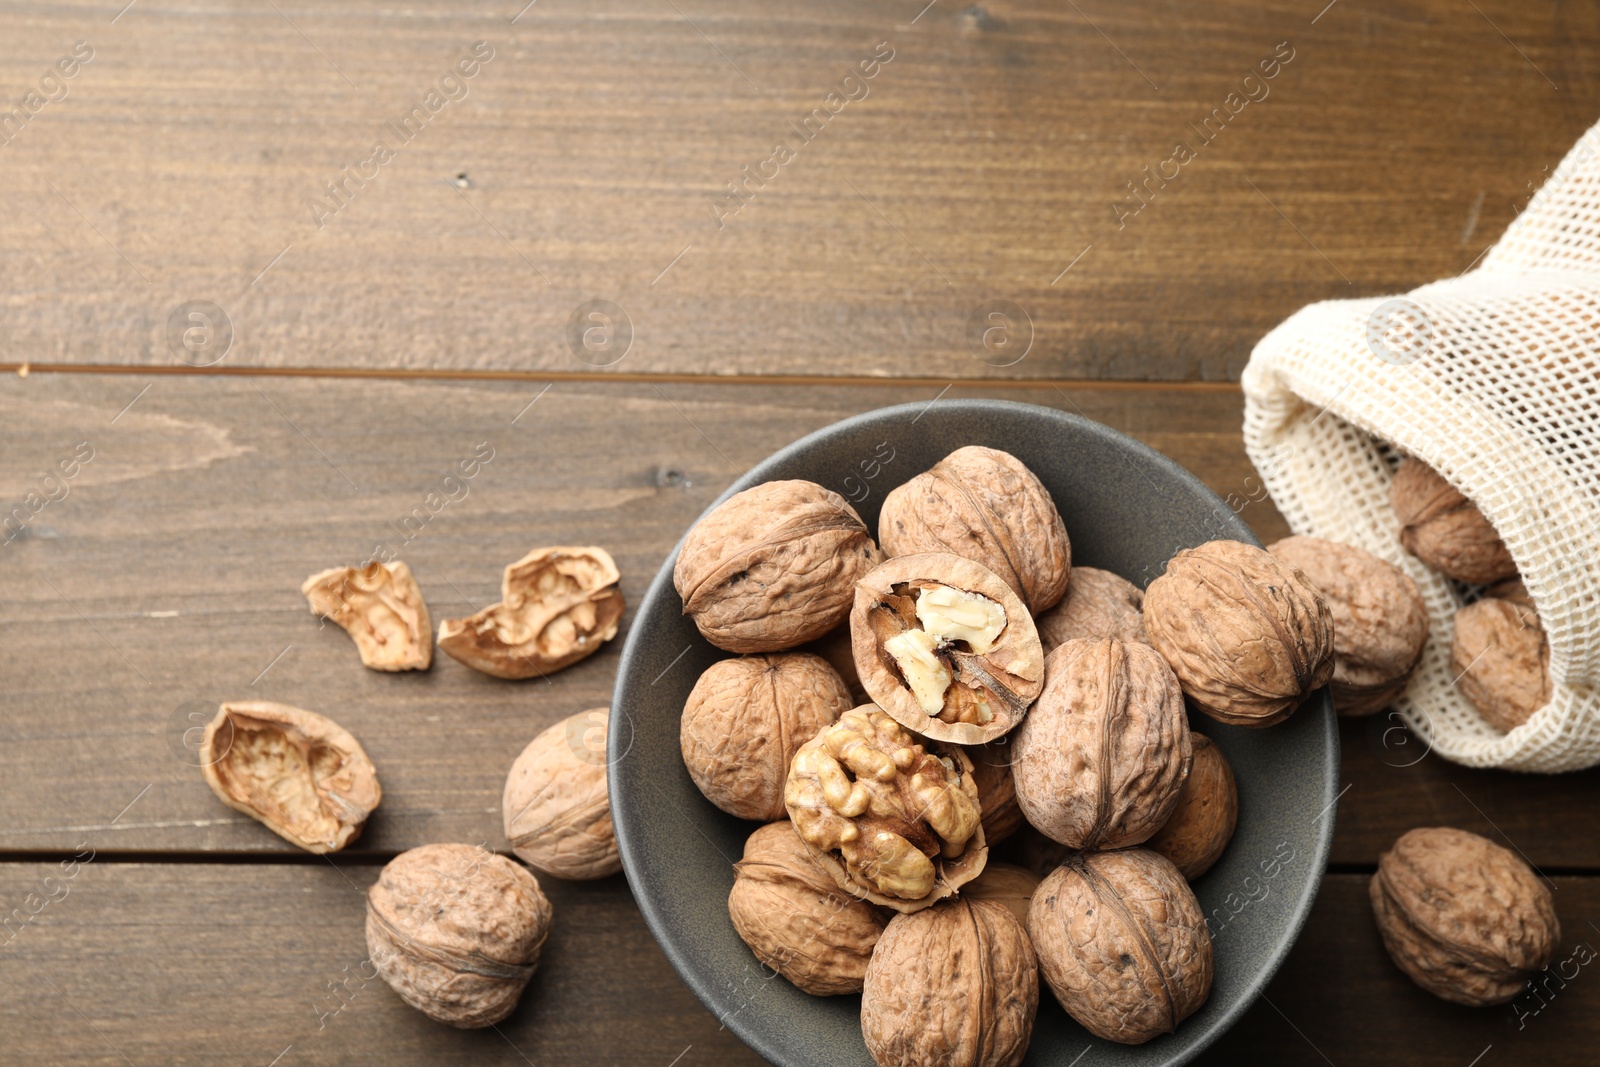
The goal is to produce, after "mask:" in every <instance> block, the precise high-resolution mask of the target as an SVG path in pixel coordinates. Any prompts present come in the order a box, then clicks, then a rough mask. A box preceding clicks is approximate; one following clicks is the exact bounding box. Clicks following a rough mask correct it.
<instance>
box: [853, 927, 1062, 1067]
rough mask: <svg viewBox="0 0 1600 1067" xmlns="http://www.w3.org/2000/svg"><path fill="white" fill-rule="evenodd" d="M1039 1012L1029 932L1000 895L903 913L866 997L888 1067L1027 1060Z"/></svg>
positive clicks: (864, 1030) (882, 941)
mask: <svg viewBox="0 0 1600 1067" xmlns="http://www.w3.org/2000/svg"><path fill="white" fill-rule="evenodd" d="M1038 1010H1039V969H1038V960H1037V958H1036V957H1035V956H1034V954H1033V946H1032V945H1030V944H1029V943H1028V934H1027V931H1026V930H1024V929H1023V926H1022V923H1020V922H1018V921H1017V919H1016V917H1015V916H1014V915H1012V914H1011V911H1010V910H1009V909H1008V908H1007V907H1006V906H1005V905H1003V904H1000V903H997V902H995V901H992V900H967V899H965V898H963V899H960V900H949V901H945V902H944V903H943V904H939V905H937V906H935V907H932V908H928V909H927V910H925V911H919V912H917V913H916V914H914V915H896V916H895V917H894V918H893V919H891V920H889V928H888V929H887V930H885V931H884V932H883V937H881V938H879V940H878V947H877V949H876V950H875V951H874V952H873V953H872V963H871V964H870V965H869V966H868V967H867V980H866V988H865V989H864V990H863V991H862V994H861V1036H862V1037H864V1038H865V1039H866V1042H867V1051H868V1052H869V1053H871V1054H872V1060H873V1062H874V1063H876V1064H877V1065H878V1067H929V1065H932V1064H938V1065H939V1067H1017V1064H1020V1063H1021V1062H1022V1058H1023V1056H1025V1055H1026V1054H1027V1052H1028V1042H1029V1041H1030V1040H1031V1039H1032V1037H1033V1020H1034V1016H1035V1015H1036V1014H1037V1013H1038Z"/></svg>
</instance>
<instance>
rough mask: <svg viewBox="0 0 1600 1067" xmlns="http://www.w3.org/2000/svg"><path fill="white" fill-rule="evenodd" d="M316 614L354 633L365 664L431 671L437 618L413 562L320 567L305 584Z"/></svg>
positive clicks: (385, 668) (384, 668) (303, 591)
mask: <svg viewBox="0 0 1600 1067" xmlns="http://www.w3.org/2000/svg"><path fill="white" fill-rule="evenodd" d="M300 592H301V594H302V595H304V596H305V598H306V600H307V601H309V602H310V604H311V614H313V615H325V616H327V617H328V618H330V619H332V620H333V621H334V622H336V623H338V624H339V625H340V626H342V627H344V629H345V630H346V631H347V632H348V633H349V634H350V637H351V638H352V639H353V640H354V641H355V643H356V651H357V652H359V653H361V662H362V664H363V665H364V666H367V667H371V668H372V669H373V670H375V671H425V670H427V669H428V667H429V665H431V664H432V663H433V623H432V622H431V621H430V620H429V619H428V605H426V604H424V603H423V602H422V590H420V589H418V588H417V580H416V579H415V578H414V577H412V575H411V568H410V567H407V566H406V565H405V564H404V563H402V562H400V561H399V560H396V561H395V562H393V563H379V562H378V561H377V560H372V561H370V562H368V563H367V564H366V565H365V566H363V567H333V568H330V569H328V570H325V571H318V572H317V573H316V574H313V575H312V576H311V577H309V578H307V579H306V580H305V582H304V583H303V584H302V585H301V586H300Z"/></svg>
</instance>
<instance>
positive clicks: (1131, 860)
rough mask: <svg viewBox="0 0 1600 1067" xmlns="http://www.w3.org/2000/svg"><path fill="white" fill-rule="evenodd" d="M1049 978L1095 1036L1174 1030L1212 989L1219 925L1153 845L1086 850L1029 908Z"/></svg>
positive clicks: (1145, 1036) (1137, 1040) (1123, 1037)
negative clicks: (1208, 919) (1214, 929)
mask: <svg viewBox="0 0 1600 1067" xmlns="http://www.w3.org/2000/svg"><path fill="white" fill-rule="evenodd" d="M1028 933H1029V935H1030V936H1031V937H1032V938H1033V947H1034V951H1035V952H1037V953H1038V954H1039V966H1040V969H1041V970H1042V971H1043V972H1044V978H1045V982H1046V983H1048V984H1049V986H1050V990H1051V992H1053V993H1054V994H1055V995H1056V999H1057V1000H1058V1001H1060V1002H1061V1006H1062V1007H1063V1008H1065V1009H1066V1011H1067V1014H1068V1015H1070V1016H1072V1017H1073V1018H1074V1019H1076V1020H1077V1021H1078V1022H1079V1023H1081V1024H1082V1025H1083V1027H1084V1028H1085V1029H1086V1030H1088V1031H1089V1032H1090V1033H1092V1034H1094V1035H1095V1036H1096V1037H1102V1038H1105V1039H1106V1040H1107V1041H1117V1042H1121V1043H1122V1044H1125V1045H1138V1044H1143V1043H1144V1042H1146V1041H1149V1040H1150V1039H1151V1038H1153V1037H1156V1036H1158V1035H1160V1034H1170V1033H1172V1032H1173V1031H1174V1030H1176V1029H1177V1028H1178V1024H1179V1023H1181V1022H1182V1021H1183V1020H1185V1019H1187V1018H1188V1017H1189V1016H1191V1015H1193V1014H1194V1013H1195V1011H1197V1010H1198V1009H1199V1007H1200V1005H1202V1004H1204V1003H1205V1001H1206V998H1207V997H1208V996H1210V995H1211V979H1212V966H1213V964H1212V955H1211V935H1210V934H1209V933H1208V932H1207V931H1206V923H1205V917H1204V916H1202V915H1201V914H1200V904H1199V902H1198V901H1197V900H1195V897H1194V893H1193V892H1192V891H1191V890H1190V889H1189V884H1188V883H1187V882H1185V881H1184V880H1183V876H1182V875H1181V874H1179V873H1178V869H1177V868H1176V867H1174V866H1173V865H1172V864H1171V863H1169V862H1168V861H1167V859H1166V858H1165V857H1163V856H1159V855H1157V854H1156V853H1154V852H1151V851H1150V850H1148V849H1142V848H1134V849H1127V850H1125V851H1121V852H1078V853H1074V854H1073V855H1071V856H1069V857H1068V858H1067V860H1066V862H1065V863H1063V864H1062V865H1061V866H1060V867H1058V868H1056V870H1055V871H1054V872H1053V873H1051V874H1050V875H1049V876H1048V877H1046V878H1045V880H1044V881H1043V882H1041V883H1040V884H1039V888H1038V889H1037V890H1035V891H1034V894H1033V903H1032V905H1031V906H1030V907H1029V908H1028Z"/></svg>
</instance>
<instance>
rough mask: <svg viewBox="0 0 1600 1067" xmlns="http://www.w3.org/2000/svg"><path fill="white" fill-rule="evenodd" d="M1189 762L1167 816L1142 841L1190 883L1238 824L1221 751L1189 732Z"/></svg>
mask: <svg viewBox="0 0 1600 1067" xmlns="http://www.w3.org/2000/svg"><path fill="white" fill-rule="evenodd" d="M1189 739H1190V741H1191V742H1192V745H1193V749H1194V762H1192V763H1191V764H1190V765H1189V780H1188V781H1186V782H1184V783H1183V790H1182V792H1180V793H1179V794H1178V806H1177V807H1176V808H1174V809H1173V812H1172V816H1171V817H1170V818H1169V819H1167V821H1166V823H1165V824H1164V825H1163V826H1162V827H1161V829H1160V830H1158V831H1156V834H1155V836H1154V837H1152V838H1150V840H1149V841H1148V842H1146V845H1147V846H1148V847H1149V849H1150V850H1151V851H1152V852H1159V853H1161V855H1163V856H1165V857H1167V859H1169V860H1171V861H1172V865H1173V866H1174V867H1176V868H1178V873H1179V874H1181V875H1183V876H1184V877H1185V878H1187V879H1188V880H1189V881H1191V882H1192V881H1194V880H1195V879H1196V878H1199V877H1200V876H1201V875H1202V874H1205V873H1206V872H1207V871H1209V870H1210V869H1211V865H1212V864H1214V863H1216V862H1217V860H1219V859H1221V858H1222V853H1223V852H1224V851H1226V849H1227V847H1228V842H1229V841H1231V840H1233V830H1234V827H1235V826H1236V825H1238V822H1239V787H1238V785H1237V784H1235V782H1234V780H1233V768H1232V767H1230V766H1228V759H1227V757H1226V756H1224V755H1223V754H1222V749H1220V748H1218V747H1217V746H1216V743H1215V742H1213V741H1212V740H1211V738H1209V737H1207V736H1205V735H1204V734H1196V733H1191V734H1190V735H1189Z"/></svg>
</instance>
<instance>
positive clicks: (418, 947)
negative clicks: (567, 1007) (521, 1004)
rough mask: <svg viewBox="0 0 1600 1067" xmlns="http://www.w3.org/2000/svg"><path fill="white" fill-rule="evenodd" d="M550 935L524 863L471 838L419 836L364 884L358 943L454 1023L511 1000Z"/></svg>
mask: <svg viewBox="0 0 1600 1067" xmlns="http://www.w3.org/2000/svg"><path fill="white" fill-rule="evenodd" d="M549 934H550V901H548V900H547V899H545V895H544V893H543V892H541V891H540V889H539V880H538V879H537V878H535V877H534V876H533V875H532V873H530V872H529V871H528V869H527V868H526V867H523V866H521V865H519V864H516V863H513V862H512V861H511V860H508V859H506V858H505V857H504V856H497V855H495V854H494V853H493V852H489V851H487V850H485V849H483V848H479V847H475V846H473V845H423V846H422V847H421V848H414V849H411V850H410V851H409V852H402V853H400V855H398V856H396V857H395V858H394V859H392V860H390V861H389V864H388V866H386V867H384V869H383V873H382V874H380V875H379V876H378V880H377V881H376V882H374V883H373V885H372V888H371V889H369V890H367V949H368V950H369V951H370V952H371V954H372V965H373V967H374V968H375V969H376V970H377V972H378V973H379V974H380V975H382V976H383V980H384V981H385V982H387V983H389V986H390V988H391V989H393V990H394V991H395V992H396V993H398V994H400V999H402V1000H404V1001H405V1002H406V1003H407V1004H409V1005H411V1006H412V1007H413V1008H416V1009H417V1010H418V1011H420V1012H422V1013H423V1014H424V1015H426V1016H428V1017H429V1018H430V1019H435V1020H437V1021H439V1022H442V1023H448V1024H449V1025H451V1026H457V1027H461V1028H462V1029H475V1028H477V1027H482V1026H493V1025H494V1024H495V1023H497V1022H500V1021H501V1020H502V1019H504V1018H505V1017H506V1016H507V1015H510V1014H511V1012H512V1010H513V1009H514V1008H516V1006H517V1000H518V999H519V998H520V997H521V996H522V990H523V989H524V988H525V987H526V986H527V984H528V979H530V978H532V977H533V972H534V970H535V969H536V968H537V967H538V966H539V953H540V950H541V949H543V948H544V942H545V938H546V937H548V936H549Z"/></svg>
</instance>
